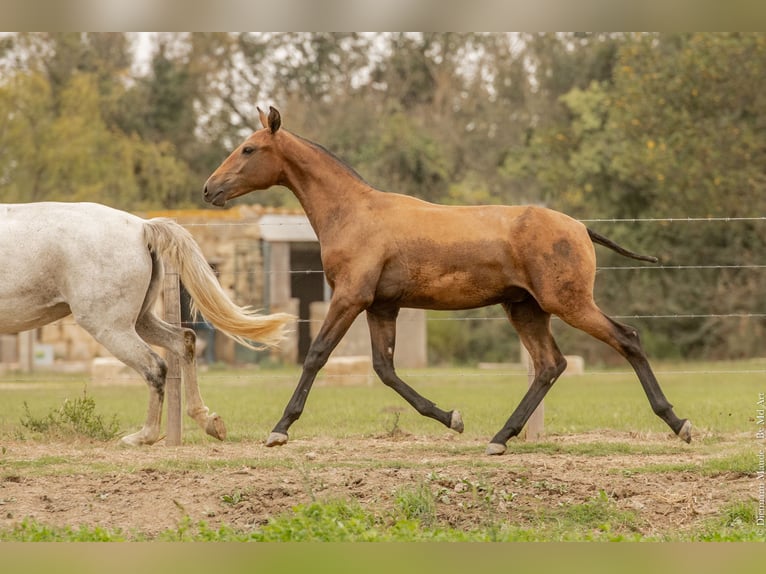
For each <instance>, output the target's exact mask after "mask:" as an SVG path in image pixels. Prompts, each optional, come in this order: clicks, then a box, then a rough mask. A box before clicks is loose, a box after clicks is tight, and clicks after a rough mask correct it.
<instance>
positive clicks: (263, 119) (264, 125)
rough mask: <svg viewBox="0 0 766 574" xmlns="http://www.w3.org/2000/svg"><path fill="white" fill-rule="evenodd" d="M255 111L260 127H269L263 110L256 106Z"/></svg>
mask: <svg viewBox="0 0 766 574" xmlns="http://www.w3.org/2000/svg"><path fill="white" fill-rule="evenodd" d="M256 109H257V110H258V117H260V118H261V126H263V127H264V128H267V127H269V122H268V120H267V119H266V114H264V113H263V110H262V109H261V108H259V107H257V106H256Z"/></svg>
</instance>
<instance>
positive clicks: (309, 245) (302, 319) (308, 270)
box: [290, 242, 324, 363]
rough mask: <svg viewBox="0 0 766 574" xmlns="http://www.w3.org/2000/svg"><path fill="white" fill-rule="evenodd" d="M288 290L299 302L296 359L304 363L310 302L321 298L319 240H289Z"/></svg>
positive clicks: (309, 329)
mask: <svg viewBox="0 0 766 574" xmlns="http://www.w3.org/2000/svg"><path fill="white" fill-rule="evenodd" d="M290 294H291V296H292V297H297V298H298V301H299V302H300V303H299V308H298V319H299V322H298V362H300V363H303V360H304V359H305V358H306V353H308V350H309V346H310V345H311V323H310V322H309V319H310V305H311V303H313V302H314V301H324V273H323V271H322V258H321V255H320V251H319V243H316V242H295V243H291V244H290Z"/></svg>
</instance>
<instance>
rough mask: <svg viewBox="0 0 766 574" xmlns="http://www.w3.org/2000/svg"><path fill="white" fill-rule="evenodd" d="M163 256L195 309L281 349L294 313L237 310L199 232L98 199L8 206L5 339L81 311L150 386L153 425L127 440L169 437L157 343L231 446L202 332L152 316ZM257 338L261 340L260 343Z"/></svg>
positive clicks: (241, 335)
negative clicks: (209, 391) (199, 353)
mask: <svg viewBox="0 0 766 574" xmlns="http://www.w3.org/2000/svg"><path fill="white" fill-rule="evenodd" d="M163 259H165V260H166V261H168V262H171V263H172V264H173V266H174V267H175V268H176V269H178V270H179V275H180V278H181V281H182V282H183V284H184V286H185V287H186V289H187V291H188V292H189V294H190V295H191V299H192V300H193V312H194V313H196V312H197V311H200V312H201V313H202V315H203V316H204V317H205V318H206V319H207V320H208V321H209V322H210V323H212V324H213V325H214V326H215V327H216V328H218V329H219V330H220V331H221V332H223V333H225V334H226V335H228V336H230V337H232V338H234V339H235V340H236V341H238V342H239V343H241V344H243V345H246V346H248V347H251V348H262V347H263V346H273V345H276V344H278V343H279V341H280V340H281V339H282V336H283V328H284V327H285V325H286V323H287V322H288V321H290V320H292V317H291V316H289V315H285V314H273V315H259V314H257V313H256V312H254V311H251V310H250V309H248V308H242V307H238V306H237V305H235V304H234V303H233V302H232V301H231V299H229V297H228V296H227V295H226V293H225V291H224V290H223V289H222V288H221V285H220V284H219V282H218V279H217V278H216V276H215V274H214V272H213V270H212V269H211V268H210V265H208V263H207V261H206V260H205V258H204V256H203V254H202V251H201V250H200V248H199V246H198V245H197V243H196V242H195V241H194V239H193V238H192V236H191V235H190V234H189V232H188V231H186V230H185V229H184V228H183V227H181V226H180V225H178V224H177V223H175V222H173V221H172V220H170V219H166V218H155V219H149V220H145V219H142V218H139V217H137V216H135V215H132V214H129V213H126V212H124V211H119V210H116V209H112V208H110V207H107V206H105V205H100V204H95V203H56V202H41V203H28V204H0V261H2V269H3V274H2V277H1V278H0V333H17V332H19V331H26V330H29V329H35V328H38V327H42V326H43V325H47V324H48V323H51V322H53V321H55V320H57V319H61V318H63V317H66V316H68V315H70V314H71V315H73V316H74V319H75V321H76V322H77V323H78V324H79V325H80V326H81V327H83V328H84V329H85V330H86V331H88V332H89V333H90V334H91V335H92V336H93V337H94V338H95V339H96V340H97V341H98V342H99V343H101V344H102V345H103V346H104V347H105V348H106V349H107V350H108V351H109V352H111V353H112V354H113V355H114V356H115V357H116V358H117V359H119V360H120V361H122V362H123V363H125V364H126V365H127V366H129V367H132V368H133V369H134V370H136V371H137V372H138V373H139V374H140V375H141V376H142V377H143V378H144V380H145V381H146V383H147V384H148V386H149V408H148V413H147V417H146V422H145V423H144V426H143V428H142V429H141V430H140V431H138V432H135V433H133V434H130V435H128V436H125V437H123V438H122V439H121V442H122V443H123V444H126V445H131V446H137V445H144V444H153V443H155V442H156V441H157V440H158V439H159V437H160V421H161V416H162V403H163V399H164V390H165V378H166V374H167V364H166V362H165V360H164V359H162V358H161V357H160V356H159V355H158V354H157V353H156V352H155V351H154V350H153V349H152V348H151V347H150V346H149V345H157V346H160V347H163V348H165V349H167V350H168V351H169V352H171V353H174V354H175V355H177V356H178V357H179V358H180V363H181V377H182V381H183V385H184V388H185V394H186V409H187V414H188V415H189V416H190V417H191V418H192V419H194V420H195V421H196V422H197V423H198V424H199V426H200V427H202V428H203V429H204V430H205V432H207V434H209V435H211V436H213V437H215V438H218V439H220V440H223V439H224V438H225V436H226V426H225V425H224V423H223V420H222V419H221V417H220V416H218V415H217V414H215V413H210V411H209V409H208V407H207V406H205V404H204V402H203V400H202V397H201V396H200V392H199V387H198V386H197V372H196V358H195V334H194V331H192V330H191V329H184V328H181V327H177V326H173V325H170V324H169V323H167V322H165V321H163V320H161V319H160V318H159V317H157V315H155V313H154V312H153V311H152V307H153V305H154V302H155V301H156V299H157V296H158V295H159V294H160V292H161V289H162V280H163V276H164V266H163ZM256 342H257V343H256Z"/></svg>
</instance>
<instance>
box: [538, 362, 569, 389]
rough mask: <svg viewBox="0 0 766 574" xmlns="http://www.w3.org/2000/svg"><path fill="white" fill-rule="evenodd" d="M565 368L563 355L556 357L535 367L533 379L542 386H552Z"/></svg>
mask: <svg viewBox="0 0 766 574" xmlns="http://www.w3.org/2000/svg"><path fill="white" fill-rule="evenodd" d="M566 368H567V360H566V359H565V358H564V355H558V356H557V357H556V358H555V360H553V361H551V362H550V363H545V364H542V365H540V366H536V367H535V378H537V379H539V380H540V381H541V382H542V383H543V384H544V385H552V384H553V383H555V382H556V380H557V379H558V378H559V377H560V376H561V374H562V373H563V372H564V371H565V370H566Z"/></svg>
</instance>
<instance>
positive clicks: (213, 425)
mask: <svg viewBox="0 0 766 574" xmlns="http://www.w3.org/2000/svg"><path fill="white" fill-rule="evenodd" d="M205 432H206V433H207V434H209V435H210V436H212V437H213V438H217V439H218V440H224V439H225V438H226V425H225V424H224V423H223V419H222V418H221V417H220V416H219V415H217V414H216V413H213V414H212V415H210V416H209V417H208V418H207V425H206V426H205Z"/></svg>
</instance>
